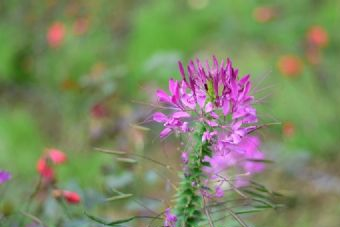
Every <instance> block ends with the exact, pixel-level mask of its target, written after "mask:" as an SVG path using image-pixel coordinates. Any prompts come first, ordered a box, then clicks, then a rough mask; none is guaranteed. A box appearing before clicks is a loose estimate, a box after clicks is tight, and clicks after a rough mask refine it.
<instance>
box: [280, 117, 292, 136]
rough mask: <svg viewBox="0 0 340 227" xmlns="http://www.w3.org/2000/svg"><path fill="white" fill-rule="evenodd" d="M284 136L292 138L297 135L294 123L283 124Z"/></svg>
mask: <svg viewBox="0 0 340 227" xmlns="http://www.w3.org/2000/svg"><path fill="white" fill-rule="evenodd" d="M282 134H283V136H285V137H292V136H294V134H295V125H294V124H293V123H292V122H289V121H287V122H284V123H283V124H282Z"/></svg>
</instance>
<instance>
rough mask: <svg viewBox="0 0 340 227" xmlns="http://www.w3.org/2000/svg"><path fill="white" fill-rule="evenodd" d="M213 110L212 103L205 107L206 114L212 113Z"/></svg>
mask: <svg viewBox="0 0 340 227" xmlns="http://www.w3.org/2000/svg"><path fill="white" fill-rule="evenodd" d="M212 110H213V104H212V103H211V102H209V103H207V104H206V105H205V112H206V113H210V112H211V111H212Z"/></svg>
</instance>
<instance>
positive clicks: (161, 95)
mask: <svg viewBox="0 0 340 227" xmlns="http://www.w3.org/2000/svg"><path fill="white" fill-rule="evenodd" d="M156 95H157V97H158V99H159V101H160V102H166V103H171V99H170V96H169V95H168V94H167V93H166V92H165V91H163V90H160V89H159V90H157V92H156Z"/></svg>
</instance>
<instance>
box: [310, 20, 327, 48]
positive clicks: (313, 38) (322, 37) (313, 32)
mask: <svg viewBox="0 0 340 227" xmlns="http://www.w3.org/2000/svg"><path fill="white" fill-rule="evenodd" d="M307 41H308V43H309V44H311V45H313V46H316V47H319V48H322V47H326V46H327V45H328V33H327V31H326V30H325V29H324V28H323V27H321V26H317V25H315V26H312V27H311V28H310V29H309V30H308V32H307Z"/></svg>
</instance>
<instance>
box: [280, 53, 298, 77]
mask: <svg viewBox="0 0 340 227" xmlns="http://www.w3.org/2000/svg"><path fill="white" fill-rule="evenodd" d="M277 67H278V69H279V71H280V72H281V73H282V74H283V75H284V76H287V77H296V76H298V75H299V74H301V72H302V70H303V63H302V61H301V59H300V58H299V57H298V56H295V55H285V56H282V57H280V59H279V61H278V64H277Z"/></svg>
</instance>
